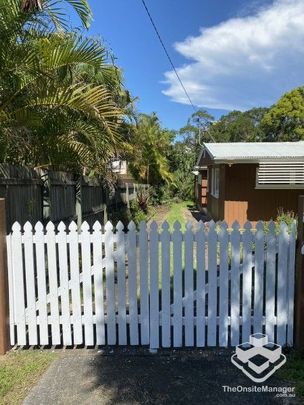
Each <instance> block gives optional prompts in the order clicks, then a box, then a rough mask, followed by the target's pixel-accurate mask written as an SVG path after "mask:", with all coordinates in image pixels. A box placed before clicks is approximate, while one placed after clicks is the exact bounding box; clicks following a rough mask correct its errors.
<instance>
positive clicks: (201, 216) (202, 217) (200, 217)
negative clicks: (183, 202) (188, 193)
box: [187, 204, 212, 222]
mask: <svg viewBox="0 0 304 405" xmlns="http://www.w3.org/2000/svg"><path fill="white" fill-rule="evenodd" d="M187 208H188V210H189V211H190V213H191V215H192V217H193V218H194V219H195V220H196V221H197V222H199V221H203V222H208V221H211V219H212V218H211V216H210V215H209V214H206V213H204V212H203V211H199V210H198V209H197V208H196V206H195V205H194V204H191V205H190V204H188V205H187Z"/></svg>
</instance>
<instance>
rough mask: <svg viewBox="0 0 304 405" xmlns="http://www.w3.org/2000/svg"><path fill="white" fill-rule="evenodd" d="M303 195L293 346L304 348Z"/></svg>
mask: <svg viewBox="0 0 304 405" xmlns="http://www.w3.org/2000/svg"><path fill="white" fill-rule="evenodd" d="M303 219H304V195H300V196H299V201H298V232H297V234H298V243H297V257H296V280H295V286H296V290H295V346H296V347H297V348H299V349H300V348H301V349H303V348H304V256H303V255H302V246H303Z"/></svg>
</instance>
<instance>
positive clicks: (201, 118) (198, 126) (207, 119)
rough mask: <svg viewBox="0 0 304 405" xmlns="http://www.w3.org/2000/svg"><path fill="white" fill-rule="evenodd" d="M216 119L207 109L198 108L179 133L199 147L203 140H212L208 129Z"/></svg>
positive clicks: (188, 142)
mask: <svg viewBox="0 0 304 405" xmlns="http://www.w3.org/2000/svg"><path fill="white" fill-rule="evenodd" d="M213 120H214V117H213V116H212V115H210V114H208V113H207V111H205V110H198V111H196V112H195V113H193V114H191V116H190V118H189V119H188V121H187V124H186V125H185V126H184V127H182V128H181V129H180V130H179V131H178V134H179V135H180V136H181V137H182V138H183V139H184V141H186V142H187V144H188V145H190V144H192V145H193V146H195V147H197V146H198V145H199V144H202V143H203V142H210V136H209V134H208V130H209V128H210V126H211V124H212V122H213Z"/></svg>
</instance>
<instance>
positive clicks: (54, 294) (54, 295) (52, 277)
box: [46, 222, 61, 345]
mask: <svg viewBox="0 0 304 405" xmlns="http://www.w3.org/2000/svg"><path fill="white" fill-rule="evenodd" d="M46 240H47V258H48V275H49V288H50V304H51V331H52V345H60V343H61V338H60V326H59V305H58V282H57V258H56V239H55V226H54V224H53V223H52V222H49V223H48V224H47V226H46Z"/></svg>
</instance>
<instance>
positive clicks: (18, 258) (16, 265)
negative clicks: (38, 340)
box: [11, 222, 26, 346]
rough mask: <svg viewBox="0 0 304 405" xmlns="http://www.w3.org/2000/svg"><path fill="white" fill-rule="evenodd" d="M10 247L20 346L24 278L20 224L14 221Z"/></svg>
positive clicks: (23, 341)
mask: <svg viewBox="0 0 304 405" xmlns="http://www.w3.org/2000/svg"><path fill="white" fill-rule="evenodd" d="M12 231H13V232H12V238H11V242H12V244H11V249H12V268H13V274H14V277H13V285H14V291H13V297H14V310H15V320H16V326H17V342H18V345H20V346H25V345H26V329H25V302H24V293H23V294H20V292H21V291H22V292H24V278H23V265H22V263H23V260H22V242H21V226H20V225H19V224H18V222H15V223H14V225H13V227H12Z"/></svg>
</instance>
